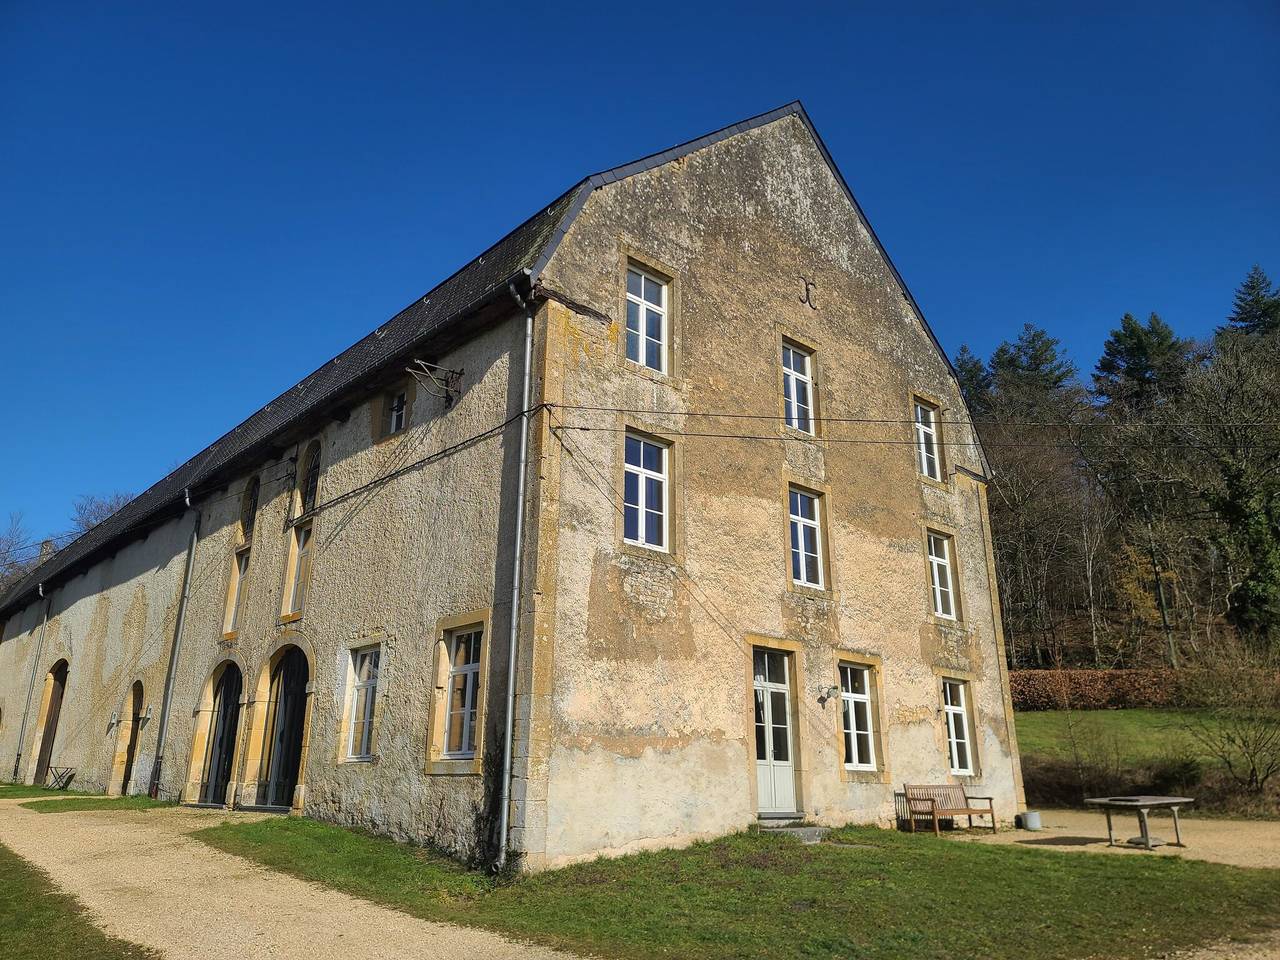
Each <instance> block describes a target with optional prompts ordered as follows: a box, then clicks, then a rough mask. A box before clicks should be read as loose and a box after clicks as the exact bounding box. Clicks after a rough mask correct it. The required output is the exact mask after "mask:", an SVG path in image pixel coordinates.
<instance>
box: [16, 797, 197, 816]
mask: <svg viewBox="0 0 1280 960" xmlns="http://www.w3.org/2000/svg"><path fill="white" fill-rule="evenodd" d="M18 806H20V807H22V808H23V809H24V810H34V811H35V812H36V813H79V812H82V811H88V810H114V811H117V812H118V811H121V810H153V809H155V808H156V807H171V806H173V804H172V803H168V802H166V801H164V800H152V799H151V798H150V797H146V796H132V797H56V798H44V799H38V800H28V801H27V802H26V803H20V804H18Z"/></svg>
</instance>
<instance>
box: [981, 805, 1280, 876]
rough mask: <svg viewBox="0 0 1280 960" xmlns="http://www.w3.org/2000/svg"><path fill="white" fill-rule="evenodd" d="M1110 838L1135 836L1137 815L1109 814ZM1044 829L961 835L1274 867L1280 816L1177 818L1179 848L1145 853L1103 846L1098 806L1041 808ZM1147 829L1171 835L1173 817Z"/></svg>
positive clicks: (1279, 863)
mask: <svg viewBox="0 0 1280 960" xmlns="http://www.w3.org/2000/svg"><path fill="white" fill-rule="evenodd" d="M1111 816H1112V820H1113V822H1114V823H1115V833H1116V840H1118V841H1122V840H1127V839H1128V838H1129V837H1136V836H1137V835H1138V817H1137V815H1136V814H1131V813H1113V814H1112V815H1111ZM1041 820H1042V822H1043V823H1044V829H1043V830H1040V831H1038V832H1036V833H1029V832H1028V831H1026V830H1006V831H1003V832H1001V833H997V834H994V835H992V834H990V833H985V834H977V833H973V834H965V835H964V836H963V837H958V838H957V839H963V840H964V841H965V842H973V843H997V844H1017V845H1019V846H1025V847H1032V848H1038V849H1041V850H1064V851H1079V852H1083V853H1113V854H1117V855H1120V856H1126V857H1150V856H1167V857H1186V858H1187V859H1189V860H1209V861H1212V862H1213V863H1227V864H1231V865H1232V866H1236V867H1269V868H1271V869H1273V870H1276V869H1280V821H1275V820H1205V819H1201V818H1199V817H1183V818H1182V842H1183V843H1185V844H1186V846H1185V847H1182V848H1179V847H1174V846H1164V847H1157V848H1156V849H1155V850H1154V851H1152V852H1151V853H1148V852H1147V851H1145V850H1135V849H1133V848H1132V847H1108V846H1107V818H1106V816H1105V815H1104V814H1103V813H1102V811H1098V812H1096V813H1095V812H1094V811H1092V810H1046V811H1043V812H1042V813H1041ZM1151 833H1152V834H1153V835H1154V836H1157V837H1163V838H1164V839H1166V840H1169V841H1172V840H1173V819H1172V818H1171V817H1170V816H1169V815H1167V814H1161V815H1158V816H1153V817H1152V820H1151Z"/></svg>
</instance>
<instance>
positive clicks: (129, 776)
mask: <svg viewBox="0 0 1280 960" xmlns="http://www.w3.org/2000/svg"><path fill="white" fill-rule="evenodd" d="M141 729H142V681H141V680H136V681H134V684H133V686H132V687H130V689H129V696H128V698H126V700H125V702H124V707H123V708H122V710H121V711H120V728H119V733H118V734H117V736H116V756H115V762H114V763H113V764H112V770H113V776H112V780H113V782H112V783H111V784H110V785H109V786H108V788H107V793H108V794H115V793H119V794H120V795H122V796H128V795H129V787H130V786H131V785H132V783H133V761H134V759H135V757H136V756H137V754H138V733H139V731H140V730H141Z"/></svg>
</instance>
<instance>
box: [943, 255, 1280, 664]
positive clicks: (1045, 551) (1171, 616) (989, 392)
mask: <svg viewBox="0 0 1280 960" xmlns="http://www.w3.org/2000/svg"><path fill="white" fill-rule="evenodd" d="M1223 299H1224V314H1225V317H1224V321H1223V323H1222V324H1221V326H1219V327H1218V328H1217V330H1216V331H1215V333H1214V334H1213V335H1212V337H1210V338H1209V339H1207V340H1194V339H1190V338H1184V337H1181V336H1179V335H1178V333H1177V331H1175V330H1173V329H1172V328H1171V327H1170V326H1169V325H1168V324H1167V323H1165V322H1164V321H1163V320H1162V319H1161V318H1160V317H1158V316H1157V315H1156V314H1154V313H1152V314H1150V315H1149V316H1148V317H1147V319H1146V320H1140V319H1138V318H1137V317H1135V316H1132V315H1129V314H1126V315H1125V316H1124V317H1123V318H1122V319H1121V320H1120V323H1119V326H1117V327H1116V328H1115V329H1114V330H1112V331H1111V334H1110V336H1109V337H1108V338H1107V340H1106V342H1105V343H1104V344H1103V345H1102V351H1101V355H1100V356H1099V359H1098V361H1097V364H1096V365H1095V367H1094V369H1093V370H1092V371H1091V372H1090V373H1089V374H1088V378H1087V380H1086V377H1085V375H1084V374H1082V372H1081V371H1079V370H1077V369H1076V367H1075V366H1074V365H1073V363H1072V362H1071V361H1070V360H1069V359H1068V358H1067V357H1066V356H1065V355H1064V353H1063V351H1062V350H1061V348H1060V344H1059V341H1058V340H1057V339H1055V338H1054V337H1053V336H1052V335H1051V334H1050V333H1049V332H1047V331H1045V330H1043V329H1041V328H1039V327H1037V326H1035V325H1033V324H1030V323H1028V324H1026V326H1025V327H1024V328H1023V330H1022V333H1021V334H1020V335H1019V336H1018V337H1017V338H1016V339H1015V340H1013V341H1011V342H1005V343H1002V344H1000V346H998V347H997V348H996V349H995V350H994V351H993V352H992V354H991V356H989V357H987V358H986V359H983V358H981V357H978V356H976V355H975V354H974V353H973V352H972V351H971V350H969V349H968V347H962V348H961V350H960V352H959V353H958V354H957V356H956V360H955V366H956V370H957V373H958V374H959V377H960V381H961V388H962V390H963V392H964V395H965V399H966V401H967V402H968V404H969V407H970V409H971V411H972V413H973V415H974V418H975V420H976V421H977V423H978V429H979V432H980V435H981V438H982V442H983V446H984V449H985V450H986V453H987V456H988V459H989V461H990V465H991V468H992V473H993V475H992V480H991V485H990V489H989V499H990V506H991V516H992V534H993V539H994V543H995V553H996V564H997V571H998V575H999V583H1000V601H1001V606H1002V610H1003V614H1004V624H1005V632H1006V639H1007V644H1008V656H1009V660H1010V665H1011V667H1013V668H1014V669H1033V668H1045V667H1092V668H1103V669H1111V668H1121V667H1138V668H1141V667H1162V666H1173V667H1177V666H1186V665H1189V664H1192V663H1195V662H1198V661H1202V660H1203V658H1204V657H1205V655H1206V653H1207V652H1209V651H1216V650H1219V649H1221V648H1222V647H1223V645H1224V644H1226V645H1230V646H1231V647H1232V649H1233V650H1238V651H1244V652H1245V653H1247V654H1248V655H1250V656H1251V657H1261V658H1264V659H1265V658H1268V657H1274V656H1276V655H1277V654H1280V456H1278V454H1280V409H1277V408H1278V407H1280V288H1278V287H1277V286H1275V285H1273V283H1272V281H1271V280H1270V279H1269V278H1268V276H1267V275H1266V274H1265V273H1264V272H1263V270H1262V269H1261V267H1258V266H1255V267H1253V269H1252V270H1250V271H1249V273H1248V275H1247V276H1246V278H1245V279H1244V281H1243V282H1242V283H1241V284H1240V286H1239V287H1238V288H1237V290H1236V292H1235V297H1234V301H1233V302H1232V301H1231V298H1230V295H1229V293H1228V292H1227V291H1224V298H1223Z"/></svg>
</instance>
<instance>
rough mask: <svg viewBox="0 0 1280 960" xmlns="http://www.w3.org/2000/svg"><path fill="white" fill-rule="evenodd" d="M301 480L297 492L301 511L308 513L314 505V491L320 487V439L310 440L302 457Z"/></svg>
mask: <svg viewBox="0 0 1280 960" xmlns="http://www.w3.org/2000/svg"><path fill="white" fill-rule="evenodd" d="M298 476H299V477H301V478H302V479H301V482H300V483H299V484H298V493H299V494H300V495H301V498H302V512H303V513H310V512H311V511H312V510H314V509H315V506H316V492H317V491H318V490H319V489H320V441H319V440H312V441H311V445H310V446H308V447H307V452H306V453H305V454H304V455H303V457H302V471H301V472H300V473H299V474H298Z"/></svg>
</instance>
